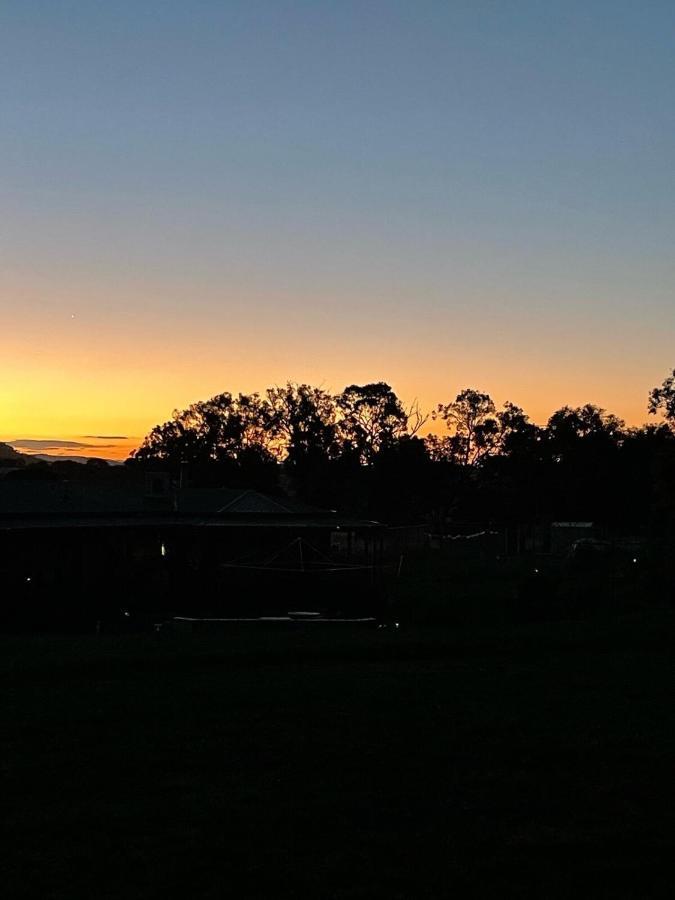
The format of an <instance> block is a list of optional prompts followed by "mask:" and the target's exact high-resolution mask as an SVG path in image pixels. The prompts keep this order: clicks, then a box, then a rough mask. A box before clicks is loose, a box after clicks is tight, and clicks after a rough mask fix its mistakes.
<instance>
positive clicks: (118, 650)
mask: <svg viewBox="0 0 675 900" xmlns="http://www.w3.org/2000/svg"><path fill="white" fill-rule="evenodd" d="M0 650H1V653H2V656H1V658H2V667H3V671H4V698H3V703H2V711H3V712H2V715H3V723H2V737H1V740H2V768H3V775H4V782H5V783H4V787H3V799H2V805H3V822H4V826H3V834H2V843H1V848H2V855H3V856H4V857H5V865H4V872H3V875H2V881H3V884H2V892H3V895H4V896H6V897H8V898H13V900H14V898H23V897H31V898H33V897H35V898H57V897H58V898H64V900H66V898H67V900H74V898H116V900H117V898H154V897H158V898H159V897H185V898H204V897H208V898H219V897H235V898H251V897H260V898H277V897H279V898H287V897H307V898H380V897H382V898H384V897H386V898H391V900H395V898H437V897H438V898H441V897H442V898H445V897H452V896H456V897H466V896H476V897H484V898H493V897H505V896H514V897H537V898H570V897H578V896H583V897H593V898H623V897H636V898H637V897H640V898H648V897H657V896H658V897H666V896H668V897H669V896H671V895H672V893H673V889H674V882H675V877H674V874H673V873H674V872H675V802H674V801H675V786H674V785H675V780H674V776H675V767H674V765H673V763H674V761H675V707H674V703H673V701H674V692H673V688H674V687H675V678H674V670H675V667H674V665H673V654H674V650H675V618H673V617H672V616H671V615H668V614H666V613H659V614H655V615H651V616H646V615H641V616H639V617H635V618H632V619H631V618H627V619H624V620H621V621H613V622H601V621H596V622H585V623H576V624H574V623H572V624H570V623H566V624H556V623H547V624H541V625H536V626H535V625H533V626H519V627H515V626H511V627H508V628H506V627H505V628H504V629H503V630H502V631H501V632H500V633H494V632H493V633H489V632H484V631H483V632H480V631H477V630H474V629H472V630H466V629H465V630H463V631H454V632H453V631H450V630H447V631H444V632H440V633H439V632H438V631H436V632H433V631H424V630H421V629H416V630H414V631H407V630H406V629H405V628H403V629H401V630H400V631H399V632H398V633H393V632H392V631H379V632H377V631H372V632H371V631H353V630H352V631H342V630H339V629H338V628H334V629H332V630H324V631H321V632H319V631H316V630H310V626H306V627H305V630H304V631H299V630H296V631H292V632H289V631H283V632H282V631H276V632H261V631H258V630H255V631H254V630H252V629H250V630H249V631H243V630H241V628H240V629H239V630H235V629H233V630H231V631H229V632H225V633H221V634H209V635H198V634H173V635H172V634H165V633H161V634H157V635H143V636H127V637H112V636H99V637H96V636H88V637H80V638H64V637H61V638H58V637H50V638H37V637H36V638H29V637H26V638H7V637H6V638H2V639H0Z"/></svg>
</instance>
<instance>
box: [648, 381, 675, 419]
mask: <svg viewBox="0 0 675 900" xmlns="http://www.w3.org/2000/svg"><path fill="white" fill-rule="evenodd" d="M648 410H649V413H650V414H651V415H656V414H657V413H662V415H663V417H664V418H665V420H666V422H667V423H668V424H669V425H670V426H671V427H674V428H675V369H673V371H672V374H670V375H669V376H668V377H667V378H665V379H664V380H663V384H662V385H661V387H655V388H653V389H652V390H651V391H650V392H649V407H648Z"/></svg>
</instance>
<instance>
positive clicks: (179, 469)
mask: <svg viewBox="0 0 675 900" xmlns="http://www.w3.org/2000/svg"><path fill="white" fill-rule="evenodd" d="M647 408H648V412H649V413H651V414H653V415H654V416H660V419H661V421H660V422H655V423H652V424H649V425H645V426H643V427H640V428H629V427H627V426H626V424H625V422H624V421H622V420H621V419H620V418H619V417H617V416H615V415H613V414H612V413H609V412H606V411H605V410H603V409H601V408H599V407H598V406H595V405H593V404H586V405H585V406H581V407H570V406H564V407H562V408H561V409H559V410H557V411H556V412H555V413H553V415H552V416H551V417H550V419H549V421H548V422H547V424H546V425H545V426H539V425H537V424H535V423H533V422H532V421H531V420H530V418H529V417H528V415H527V414H526V413H525V411H524V410H523V409H521V408H520V407H518V406H517V405H515V404H514V403H511V402H507V403H505V404H504V405H503V406H502V407H501V408H497V407H496V405H495V403H494V401H493V400H492V398H491V397H490V396H489V394H487V393H483V392H481V391H478V390H475V389H472V388H467V389H465V390H462V391H460V393H459V394H457V396H456V397H455V399H454V400H452V401H451V402H448V403H441V404H438V405H437V406H436V407H435V409H433V410H432V411H431V413H430V414H429V415H427V414H425V413H423V412H422V411H421V410H420V408H419V406H418V404H417V403H413V404H412V405H410V406H406V405H405V404H404V403H403V402H402V401H401V399H400V398H399V397H398V396H397V395H396V393H395V392H394V391H393V390H392V388H391V387H390V385H388V384H386V383H385V382H375V383H371V384H364V385H357V384H352V385H349V386H348V387H346V388H345V389H344V390H343V391H342V392H341V393H338V394H332V393H330V392H329V391H326V390H324V389H323V388H320V387H313V386H311V385H307V384H294V383H291V382H289V383H287V384H285V385H283V386H275V387H271V388H268V389H267V390H266V391H265V392H264V393H262V394H258V393H253V394H241V393H240V394H238V395H236V396H235V395H233V394H231V393H222V394H218V395H216V396H215V397H212V398H211V399H209V400H205V401H199V402H197V403H193V404H192V405H190V406H189V407H187V409H184V410H176V411H175V412H174V414H173V416H172V418H171V419H170V420H169V421H168V422H165V423H163V424H159V425H157V426H155V427H154V428H153V429H152V431H151V432H150V433H149V434H148V435H147V436H146V437H145V439H144V441H143V443H142V444H141V446H140V447H139V449H138V450H137V451H135V453H134V454H133V455H132V458H131V459H130V460H129V462H128V465H129V466H132V467H141V468H148V467H149V468H153V467H154V468H158V467H161V468H163V469H167V470H169V471H172V472H173V473H174V474H175V475H176V476H178V475H181V477H184V478H187V479H189V481H190V483H193V484H197V485H229V486H235V485H236V486H247V487H255V488H258V489H262V490H266V491H272V492H274V491H284V492H286V493H292V494H294V495H296V496H298V497H299V498H301V499H303V500H305V501H307V502H309V503H312V504H315V505H319V506H325V507H329V508H336V509H342V510H345V511H347V510H349V511H352V512H354V513H358V514H360V515H370V516H372V517H377V518H385V519H387V520H389V521H411V520H413V519H420V518H423V517H424V518H426V519H428V518H429V516H437V517H440V518H442V519H448V518H454V519H463V520H475V521H478V520H486V519H490V520H501V521H507V520H513V521H524V520H535V519H541V518H547V517H548V518H551V517H553V518H565V517H567V518H584V519H592V520H598V521H626V522H629V521H639V522H646V521H654V519H655V517H656V518H657V519H658V517H659V516H661V517H663V516H667V515H668V512H667V511H668V510H669V509H670V508H672V499H673V480H674V475H673V473H674V471H675V371H673V373H672V375H670V376H669V377H667V378H666V379H665V380H664V382H663V383H662V384H661V385H660V386H659V387H656V388H654V389H653V390H652V391H651V392H650V394H649V398H648V407H647ZM429 419H431V420H433V421H435V422H436V423H437V428H436V429H435V433H432V434H428V435H426V436H424V437H422V436H421V435H420V431H421V429H422V426H423V425H425V423H427V422H428V421H429Z"/></svg>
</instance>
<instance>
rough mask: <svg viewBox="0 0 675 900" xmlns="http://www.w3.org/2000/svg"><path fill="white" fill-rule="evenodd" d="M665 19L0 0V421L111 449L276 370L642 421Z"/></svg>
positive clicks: (117, 450)
mask: <svg viewBox="0 0 675 900" xmlns="http://www.w3.org/2000/svg"><path fill="white" fill-rule="evenodd" d="M674 39H675V4H673V3H672V2H658V0H656V2H649V3H646V4H645V3H639V2H631V3H627V2H622V0H612V2H601V0H595V2H594V0H584V2H576V0H567V2H565V3H554V2H550V3H547V2H541V0H531V2H529V0H518V2H515V0H513V2H509V0H500V2H498V0H493V2H483V0H467V2H462V0H457V2H454V0H438V2H435V0H410V2H399V0H387V2H380V0H359V2H351V0H311V2H302V0H295V2H290V0H273V2H258V0H240V2H227V0H180V2H174V0H144V2H142V3H139V2H138V0H133V2H126V0H40V2H35V0H4V2H3V3H2V4H0V203H1V206H2V211H3V215H2V219H0V440H16V441H22V442H23V444H24V449H27V450H29V451H30V449H31V447H32V449H33V450H35V449H40V450H41V451H42V452H44V451H45V449H49V450H50V452H51V451H53V452H55V453H61V454H66V453H67V454H74V455H79V454H88V455H92V453H94V450H93V449H92V447H94V448H96V452H95V453H94V455H99V456H109V457H111V458H113V457H121V456H124V455H126V454H127V453H128V451H129V448H130V447H133V446H134V445H135V443H137V442H138V440H140V438H141V437H142V436H143V435H144V434H145V433H147V431H148V430H149V429H150V428H151V427H152V426H153V425H154V424H156V423H158V422H162V421H165V420H166V419H168V418H169V417H170V415H171V412H172V410H173V409H175V408H183V407H185V406H186V405H188V404H189V403H190V402H193V401H195V400H197V399H205V398H207V397H209V396H212V395H214V394H216V393H219V392H221V391H231V392H233V393H236V392H239V391H244V392H250V391H256V390H257V391H262V390H264V389H265V388H266V387H267V386H268V385H272V384H279V383H283V382H285V381H287V380H293V381H301V382H309V383H312V384H320V385H322V386H324V387H326V388H329V389H332V390H335V391H339V390H341V389H342V388H343V387H344V386H345V385H346V384H350V383H354V382H358V383H363V382H366V381H377V380H385V381H388V382H389V383H390V384H391V385H392V386H393V387H394V389H395V390H396V391H397V392H398V394H399V395H400V396H401V397H402V398H403V399H404V400H406V401H411V400H412V399H414V398H418V399H419V401H420V403H421V405H422V406H423V407H426V408H430V407H432V406H434V405H435V404H437V403H439V402H448V401H449V400H452V399H453V398H454V396H455V395H456V394H457V393H458V392H459V391H460V390H461V389H462V388H464V387H469V386H470V387H474V388H477V389H480V390H483V391H487V392H489V393H490V394H491V395H492V396H493V398H494V399H495V400H496V401H497V402H498V403H502V402H503V401H505V400H511V401H513V402H515V403H518V404H519V405H521V406H523V407H524V408H525V410H526V411H527V412H528V413H529V414H530V415H531V417H532V418H533V419H534V420H535V421H538V422H545V421H546V419H547V418H548V417H549V415H550V414H551V413H552V412H553V411H554V410H555V409H557V408H559V407H560V406H562V405H564V404H569V405H579V404H582V403H586V402H593V403H597V404H599V405H600V406H603V407H605V408H607V409H609V410H611V411H613V412H615V413H617V414H618V415H621V416H623V417H624V418H625V419H626V420H627V421H628V422H629V423H630V424H639V423H641V422H643V421H644V420H645V419H646V398H647V393H648V391H649V389H650V388H651V387H654V386H655V385H656V384H659V383H660V382H661V381H662V380H663V378H664V377H665V376H666V375H667V374H668V373H669V371H670V370H671V369H672V368H673V366H675V302H673V293H674V288H675V254H673V246H674V245H675V178H674V177H673V175H674V172H673V168H674V166H673V163H674V160H675V104H673V102H672V99H673V89H674V88H675V54H673V52H672V48H673V42H674ZM27 441H41V444H40V445H35V444H34V445H26V442H27ZM60 442H63V443H60ZM78 444H82V445H84V447H78V446H72V445H78ZM67 445H70V446H67Z"/></svg>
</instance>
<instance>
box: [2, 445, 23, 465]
mask: <svg viewBox="0 0 675 900" xmlns="http://www.w3.org/2000/svg"><path fill="white" fill-rule="evenodd" d="M23 459H24V456H23V454H22V453H18V452H17V451H16V450H15V449H14V448H13V447H10V446H9V444H3V443H2V442H0V461H2V462H3V463H6V462H21V461H22V460H23Z"/></svg>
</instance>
